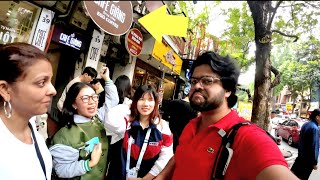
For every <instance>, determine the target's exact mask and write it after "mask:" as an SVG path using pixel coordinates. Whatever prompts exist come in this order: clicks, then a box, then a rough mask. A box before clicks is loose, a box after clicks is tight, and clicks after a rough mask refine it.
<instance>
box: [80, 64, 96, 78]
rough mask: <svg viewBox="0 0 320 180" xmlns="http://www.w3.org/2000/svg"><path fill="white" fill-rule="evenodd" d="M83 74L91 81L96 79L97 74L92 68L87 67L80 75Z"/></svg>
mask: <svg viewBox="0 0 320 180" xmlns="http://www.w3.org/2000/svg"><path fill="white" fill-rule="evenodd" d="M85 73H87V74H88V75H89V76H91V77H92V78H93V79H94V78H96V77H97V74H98V73H97V71H96V70H95V69H94V68H92V67H89V66H87V67H85V68H84V70H83V71H82V74H85Z"/></svg>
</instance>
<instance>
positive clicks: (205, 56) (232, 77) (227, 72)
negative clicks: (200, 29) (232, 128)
mask: <svg viewBox="0 0 320 180" xmlns="http://www.w3.org/2000/svg"><path fill="white" fill-rule="evenodd" d="M203 64H207V65H209V66H210V67H211V69H212V71H213V72H214V73H216V74H218V75H219V76H220V80H221V83H222V86H223V88H224V89H225V90H226V91H230V92H231V95H230V96H229V97H228V99H227V101H228V107H229V108H231V107H233V106H234V105H235V104H236V102H237V99H238V97H237V96H236V95H235V93H236V89H237V84H238V78H239V75H240V69H239V66H238V64H237V63H236V61H235V60H233V59H231V58H230V57H229V56H226V57H222V56H220V55H218V54H216V53H215V52H213V51H207V52H204V53H202V54H201V55H200V56H198V57H197V59H196V60H195V61H194V63H193V64H192V66H191V69H190V74H191V76H192V74H193V72H194V69H195V68H196V67H198V66H200V65H203Z"/></svg>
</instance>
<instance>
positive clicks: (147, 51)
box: [133, 37, 182, 100]
mask: <svg viewBox="0 0 320 180" xmlns="http://www.w3.org/2000/svg"><path fill="white" fill-rule="evenodd" d="M139 61H141V62H139ZM146 64H147V65H146ZM147 67H148V69H147ZM181 67H182V59H181V58H180V57H179V55H178V54H177V53H175V52H174V51H173V50H172V48H171V47H170V46H169V45H168V44H167V43H166V42H165V41H163V42H162V43H159V42H157V41H155V39H154V38H152V37H151V38H149V37H147V38H146V41H144V46H143V49H142V53H141V55H140V56H138V59H137V64H136V69H135V75H134V79H133V87H136V86H138V85H141V84H151V85H153V86H155V87H156V90H157V91H158V93H159V96H160V98H161V99H163V100H169V99H173V97H174V95H175V94H174V93H175V89H176V82H177V78H178V77H179V76H180V73H181Z"/></svg>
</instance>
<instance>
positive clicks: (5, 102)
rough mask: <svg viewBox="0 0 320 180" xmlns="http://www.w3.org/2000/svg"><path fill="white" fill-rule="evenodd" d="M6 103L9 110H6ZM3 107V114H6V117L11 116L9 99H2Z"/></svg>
mask: <svg viewBox="0 0 320 180" xmlns="http://www.w3.org/2000/svg"><path fill="white" fill-rule="evenodd" d="M7 104H8V108H9V111H7ZM3 109H4V115H6V117H7V118H11V116H12V106H11V103H10V101H4V102H3Z"/></svg>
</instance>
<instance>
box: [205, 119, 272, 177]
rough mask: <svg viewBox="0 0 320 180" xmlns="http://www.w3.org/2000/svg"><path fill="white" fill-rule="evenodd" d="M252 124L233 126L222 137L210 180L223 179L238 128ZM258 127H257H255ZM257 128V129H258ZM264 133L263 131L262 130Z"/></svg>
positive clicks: (231, 154)
mask: <svg viewBox="0 0 320 180" xmlns="http://www.w3.org/2000/svg"><path fill="white" fill-rule="evenodd" d="M251 124H254V123H252V122H250V121H245V122H240V123H238V124H235V125H233V126H232V127H231V128H230V129H229V130H228V132H227V133H226V134H224V135H221V136H222V142H221V145H220V147H219V150H218V154H217V157H216V160H215V162H214V164H213V169H212V173H211V179H212V180H220V179H224V175H225V173H226V171H227V168H228V166H229V163H230V161H231V158H232V156H233V149H232V145H233V142H234V138H235V136H236V134H237V132H238V130H239V128H240V127H242V126H245V125H251ZM257 127H258V126H257ZM258 128H259V127H258ZM264 131H265V130H264ZM265 132H266V134H267V135H268V136H269V137H270V138H271V139H272V140H273V141H274V142H275V143H276V144H277V140H276V139H275V138H274V137H273V136H272V135H271V134H270V133H269V132H267V131H265Z"/></svg>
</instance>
